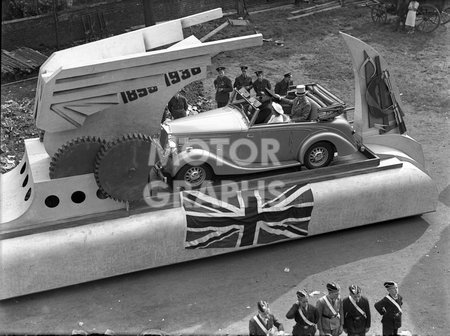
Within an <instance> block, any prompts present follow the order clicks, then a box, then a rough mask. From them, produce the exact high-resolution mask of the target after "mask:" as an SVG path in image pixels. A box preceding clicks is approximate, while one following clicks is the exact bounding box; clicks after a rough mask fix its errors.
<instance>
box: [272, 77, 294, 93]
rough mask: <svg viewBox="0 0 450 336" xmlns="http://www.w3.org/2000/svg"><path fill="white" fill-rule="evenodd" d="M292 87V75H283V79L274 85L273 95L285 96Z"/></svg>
mask: <svg viewBox="0 0 450 336" xmlns="http://www.w3.org/2000/svg"><path fill="white" fill-rule="evenodd" d="M292 85H294V83H293V82H292V74H291V73H290V72H288V73H285V74H284V76H283V79H282V80H281V81H279V82H278V83H276V84H275V90H274V91H275V93H276V94H279V95H280V96H286V95H287V93H288V91H289V87H290V86H292Z"/></svg>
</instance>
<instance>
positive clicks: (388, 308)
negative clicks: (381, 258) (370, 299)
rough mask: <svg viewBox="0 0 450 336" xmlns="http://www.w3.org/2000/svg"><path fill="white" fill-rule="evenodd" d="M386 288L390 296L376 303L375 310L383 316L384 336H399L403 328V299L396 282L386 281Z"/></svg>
mask: <svg viewBox="0 0 450 336" xmlns="http://www.w3.org/2000/svg"><path fill="white" fill-rule="evenodd" d="M384 287H385V288H386V289H387V291H388V295H386V296H385V297H384V298H382V299H381V300H380V301H378V302H377V303H375V309H376V310H377V311H378V312H379V313H380V314H381V315H382V316H383V317H382V318H381V324H382V325H383V336H397V335H398V334H397V332H398V328H400V327H401V326H402V314H403V311H402V305H403V298H402V297H401V296H400V294H398V285H397V283H395V282H394V281H386V282H385V283H384Z"/></svg>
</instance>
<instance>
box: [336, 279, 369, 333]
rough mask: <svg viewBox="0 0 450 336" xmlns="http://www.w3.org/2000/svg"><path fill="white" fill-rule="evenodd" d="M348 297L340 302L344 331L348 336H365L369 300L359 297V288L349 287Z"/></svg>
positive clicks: (367, 330) (355, 286) (367, 326)
mask: <svg viewBox="0 0 450 336" xmlns="http://www.w3.org/2000/svg"><path fill="white" fill-rule="evenodd" d="M348 290H349V292H350V293H349V296H348V297H347V298H345V299H344V300H343V301H342V306H343V311H344V331H345V332H346V333H347V335H348V336H365V335H366V333H367V332H369V329H370V321H371V316H370V306H369V300H368V299H367V298H366V297H364V296H362V295H361V287H359V286H357V285H351V286H350V287H349V288H348Z"/></svg>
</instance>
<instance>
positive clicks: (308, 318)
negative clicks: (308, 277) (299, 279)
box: [286, 290, 319, 336]
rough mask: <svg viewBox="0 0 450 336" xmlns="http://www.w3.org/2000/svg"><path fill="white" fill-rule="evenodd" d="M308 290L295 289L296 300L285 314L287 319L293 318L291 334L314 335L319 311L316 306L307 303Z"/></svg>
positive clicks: (296, 335) (298, 335)
mask: <svg viewBox="0 0 450 336" xmlns="http://www.w3.org/2000/svg"><path fill="white" fill-rule="evenodd" d="M308 296H309V295H308V292H306V290H299V291H297V302H296V303H294V304H293V305H292V307H291V309H289V311H288V312H287V314H286V318H287V319H294V320H295V322H296V323H295V325H294V329H293V330H292V336H314V335H315V334H316V324H317V322H318V321H319V312H318V311H317V309H316V307H314V306H313V305H311V304H309V303H308Z"/></svg>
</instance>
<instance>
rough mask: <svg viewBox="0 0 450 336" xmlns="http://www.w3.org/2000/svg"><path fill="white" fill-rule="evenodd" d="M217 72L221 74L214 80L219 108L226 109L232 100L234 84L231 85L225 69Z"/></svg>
mask: <svg viewBox="0 0 450 336" xmlns="http://www.w3.org/2000/svg"><path fill="white" fill-rule="evenodd" d="M216 70H217V72H218V73H219V75H218V76H217V78H216V79H215V80H214V88H215V89H216V102H217V107H224V106H227V104H228V100H230V92H232V91H233V84H232V83H231V79H229V78H228V77H227V76H225V67H223V66H220V67H218V68H217V69H216Z"/></svg>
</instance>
